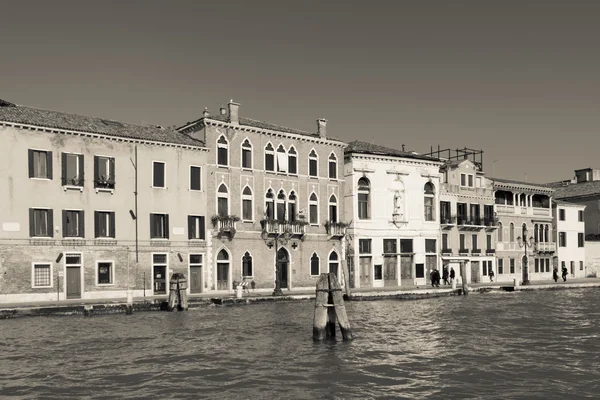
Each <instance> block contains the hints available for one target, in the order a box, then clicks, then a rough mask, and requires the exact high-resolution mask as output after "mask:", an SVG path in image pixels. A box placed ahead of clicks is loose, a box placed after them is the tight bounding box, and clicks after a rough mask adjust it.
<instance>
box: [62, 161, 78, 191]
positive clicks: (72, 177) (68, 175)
mask: <svg viewBox="0 0 600 400" xmlns="http://www.w3.org/2000/svg"><path fill="white" fill-rule="evenodd" d="M62 185H63V186H81V187H82V186H83V154H74V153H62Z"/></svg>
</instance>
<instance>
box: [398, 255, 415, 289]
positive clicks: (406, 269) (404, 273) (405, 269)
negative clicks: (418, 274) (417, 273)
mask: <svg viewBox="0 0 600 400" xmlns="http://www.w3.org/2000/svg"><path fill="white" fill-rule="evenodd" d="M412 262H413V258H412V256H401V257H400V270H401V278H402V280H403V281H404V280H406V281H411V282H410V283H411V284H412V277H413V275H412Z"/></svg>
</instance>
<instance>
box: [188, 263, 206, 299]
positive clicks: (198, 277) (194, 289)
mask: <svg viewBox="0 0 600 400" xmlns="http://www.w3.org/2000/svg"><path fill="white" fill-rule="evenodd" d="M203 286H204V285H203V280H202V254H190V293H192V294H193V293H202V290H203Z"/></svg>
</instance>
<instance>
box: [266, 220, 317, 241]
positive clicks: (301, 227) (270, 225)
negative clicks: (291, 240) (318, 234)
mask: <svg viewBox="0 0 600 400" xmlns="http://www.w3.org/2000/svg"><path fill="white" fill-rule="evenodd" d="M260 225H261V227H262V230H263V232H265V233H266V234H267V235H280V234H284V233H287V234H289V235H291V236H300V237H301V236H304V234H305V233H306V225H307V223H306V222H305V221H285V220H284V221H279V220H275V219H263V220H262V221H260Z"/></svg>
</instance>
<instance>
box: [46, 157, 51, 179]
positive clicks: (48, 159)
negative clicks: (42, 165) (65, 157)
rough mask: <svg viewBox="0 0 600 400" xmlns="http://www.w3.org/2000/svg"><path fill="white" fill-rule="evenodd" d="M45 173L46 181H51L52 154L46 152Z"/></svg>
mask: <svg viewBox="0 0 600 400" xmlns="http://www.w3.org/2000/svg"><path fill="white" fill-rule="evenodd" d="M46 171H47V174H48V179H52V152H51V151H48V152H47V153H46Z"/></svg>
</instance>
